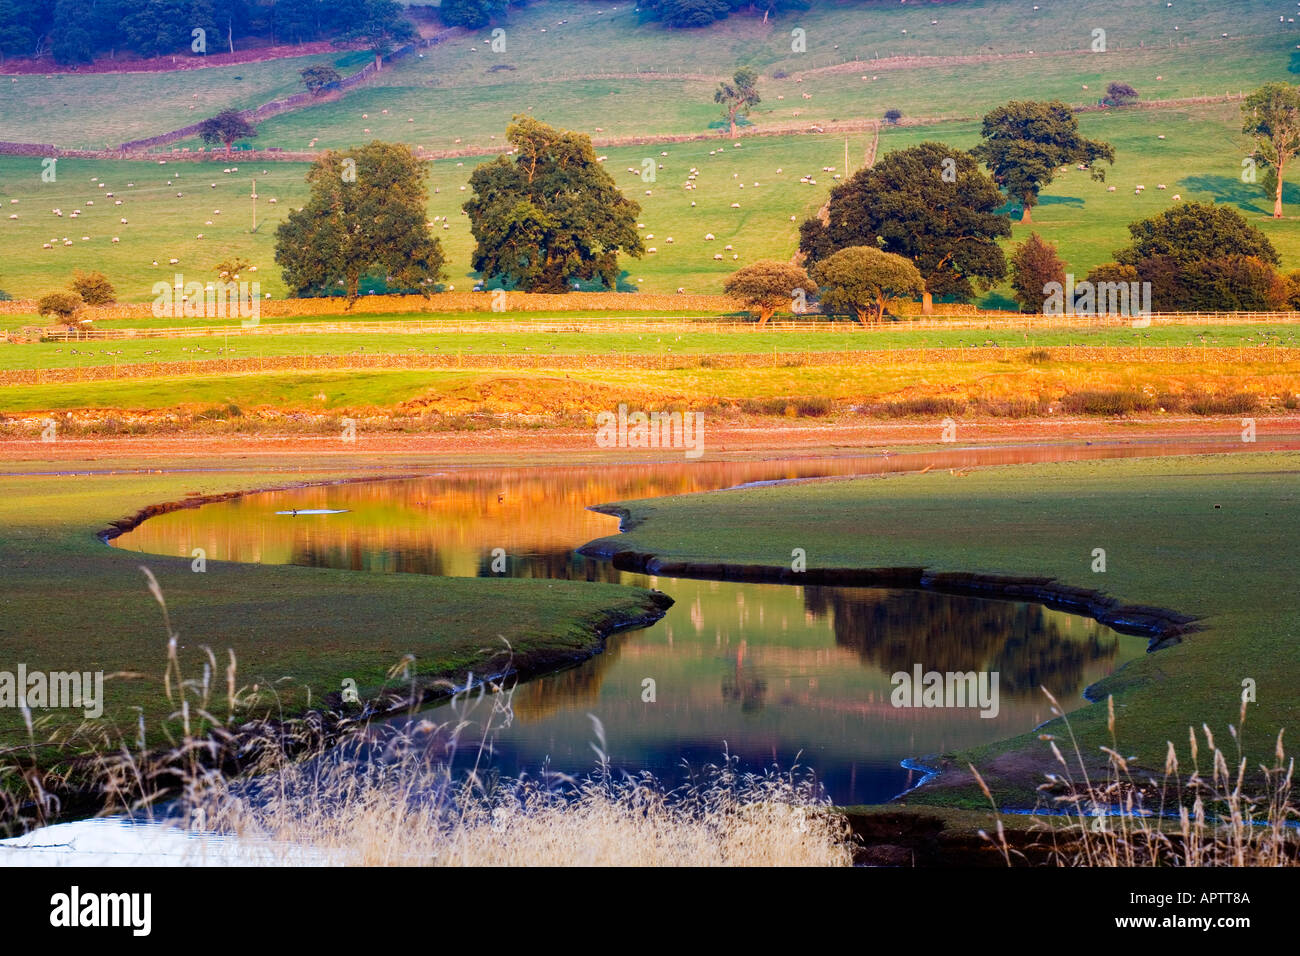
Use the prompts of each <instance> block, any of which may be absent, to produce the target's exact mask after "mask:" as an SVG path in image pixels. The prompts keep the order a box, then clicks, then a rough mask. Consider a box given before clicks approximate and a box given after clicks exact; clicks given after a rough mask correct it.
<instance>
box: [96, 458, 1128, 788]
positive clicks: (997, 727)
mask: <svg viewBox="0 0 1300 956" xmlns="http://www.w3.org/2000/svg"><path fill="white" fill-rule="evenodd" d="M1003 451H1006V450H1003ZM1012 451H1015V450H1012ZM1022 451H1028V450H1022ZM1037 451H1041V449H1038V450H1037ZM970 454H972V452H970V451H966V450H960V449H954V450H952V451H950V452H942V453H936V454H933V455H922V456H908V458H909V463H908V467H911V468H916V467H924V466H925V464H926V463H929V464H936V463H938V466H940V467H943V466H944V464H943V463H944V462H945V461H952V462H954V465H955V464H960V463H961V462H962V461H963V460H964V459H965V458H966V457H968V456H969V455H970ZM920 458H925V459H926V461H925V462H920V461H919V459H920ZM893 461H894V460H893V459H891V460H890V461H886V460H884V459H879V458H877V459H837V460H832V461H812V460H809V461H804V462H750V463H723V462H692V463H672V464H653V465H636V466H609V467H601V468H576V467H570V468H537V469H503V470H467V471H457V472H451V473H447V474H443V475H439V476H436V477H430V478H423V479H414V480H403V481H385V482H364V483H355V484H348V485H336V486H321V487H315V488H300V489H294V490H291V491H283V492H273V493H267V494H257V495H249V496H246V497H244V498H241V499H232V500H229V501H225V502H218V503H214V504H210V505H206V506H204V507H202V508H198V509H186V510H182V511H177V512H172V513H170V514H165V515H161V516H158V517H155V518H151V519H149V520H148V521H146V522H145V523H144V524H142V525H141V526H140V527H139V528H137V529H136V530H134V531H132V532H130V533H129V534H127V535H123V536H122V537H121V538H119V539H118V541H117V543H118V544H119V545H120V546H122V547H126V548H132V549H138V550H141V551H149V552H156V553H166V554H181V555H188V554H190V552H191V551H192V550H193V549H194V548H196V547H202V548H204V549H205V550H206V552H207V557H208V558H209V559H212V560H236V561H248V562H263V563H294V564H304V565H314V566H328V567H341V568H352V569H356V570H370V571H406V572H416V573H425V574H442V575H453V576H478V575H487V574H491V573H492V560H493V549H496V548H500V549H502V550H503V551H504V553H505V555H506V573H507V574H511V575H516V576H530V577H577V578H591V579H598V580H618V581H623V582H625V583H629V584H640V585H644V586H648V587H657V588H659V589H661V590H663V591H665V592H667V593H668V594H669V595H671V596H672V597H673V599H674V600H675V602H676V603H675V604H674V606H673V607H672V608H670V609H669V611H668V613H667V615H666V616H665V618H664V619H663V620H662V621H660V622H659V623H658V624H656V625H655V626H653V627H651V628H648V629H646V630H644V631H638V632H635V633H628V634H621V635H616V636H614V637H613V638H611V640H610V641H609V646H608V648H607V650H606V651H605V652H604V653H603V654H600V655H597V656H596V657H595V658H593V659H591V660H590V661H588V662H586V663H584V664H582V665H580V666H578V667H576V668H572V669H570V670H566V671H563V672H561V673H559V674H554V675H551V676H549V677H545V678H541V679H538V680H535V681H531V682H529V683H527V684H524V685H522V686H520V687H518V688H517V689H516V691H515V694H514V698H513V704H514V719H513V722H512V723H511V725H510V726H509V727H506V728H499V729H497V730H496V733H495V736H494V748H495V755H494V763H495V765H496V766H497V767H498V768H499V769H500V770H501V771H502V772H505V773H507V774H511V775H513V774H514V773H517V772H519V771H523V770H527V771H529V772H536V771H537V770H538V769H540V768H541V767H542V765H543V764H544V763H545V762H546V761H547V760H548V759H549V761H550V765H551V767H552V769H558V770H562V771H564V772H568V773H573V772H581V771H584V770H588V769H590V768H591V767H592V765H593V760H594V754H593V752H592V750H591V747H590V742H591V741H592V739H593V738H592V723H591V720H590V718H589V717H588V716H587V715H588V714H589V713H590V714H595V715H596V716H598V717H599V719H600V720H601V721H602V722H603V724H604V728H605V733H606V737H607V750H608V752H609V754H610V756H611V761H612V763H613V765H614V766H616V767H622V768H626V769H629V770H642V769H645V770H651V771H653V772H655V773H656V774H658V775H660V776H662V777H664V778H665V779H668V780H671V779H680V765H681V764H682V762H683V760H685V761H688V762H689V763H691V764H692V765H693V766H695V767H697V768H698V767H700V766H702V765H703V764H706V763H710V762H715V763H716V762H719V761H721V759H722V757H723V753H724V748H726V750H727V751H729V752H730V753H731V754H733V755H735V756H738V757H740V758H741V759H742V765H743V766H745V767H746V769H751V770H754V769H762V768H763V767H765V766H768V765H771V764H772V763H777V764H779V765H780V766H781V767H782V768H789V767H791V766H792V765H793V764H794V763H795V762H796V759H797V760H798V762H799V763H800V764H801V765H803V766H811V767H813V768H815V769H816V771H817V772H818V774H819V776H820V777H821V779H822V780H823V781H824V782H825V783H826V785H827V788H828V790H829V791H830V793H831V796H832V797H833V798H834V799H835V800H836V801H837V802H842V803H847V802H870V801H875V800H883V799H886V798H888V797H890V796H893V795H894V794H896V793H898V792H899V791H901V790H902V789H904V788H905V787H906V786H908V785H909V784H911V783H915V782H916V780H915V779H914V775H913V774H911V773H910V772H909V771H906V770H904V769H902V768H901V767H900V765H899V762H900V761H901V760H902V759H903V758H905V757H909V756H913V757H915V756H923V755H926V754H931V753H940V752H944V751H948V750H953V749H960V748H964V747H968V746H972V745H977V744H980V743H985V742H989V741H992V740H996V739H1000V738H1004V737H1007V736H1010V735H1012V734H1015V733H1020V732H1023V731H1026V730H1029V729H1031V728H1032V727H1034V726H1036V725H1038V724H1039V723H1041V722H1043V721H1044V720H1046V719H1047V718H1048V717H1049V716H1050V714H1049V712H1048V709H1047V704H1046V701H1045V699H1044V698H1043V697H1042V695H1041V693H1040V692H1038V691H1037V687H1038V685H1039V684H1041V683H1046V684H1047V686H1049V688H1051V689H1052V690H1053V692H1054V693H1057V694H1058V696H1059V697H1060V698H1061V700H1062V701H1070V702H1074V703H1076V704H1077V703H1082V699H1081V696H1080V695H1081V693H1082V691H1083V688H1084V687H1085V686H1087V685H1088V684H1090V683H1093V682H1095V681H1096V680H1098V679H1100V678H1101V677H1102V676H1104V675H1105V674H1107V673H1110V672H1111V671H1112V670H1113V669H1114V668H1115V667H1117V666H1119V665H1120V664H1122V663H1123V662H1124V661H1126V660H1128V659H1131V658H1132V657H1134V656H1137V655H1140V654H1141V653H1143V652H1144V650H1145V641H1144V640H1142V639H1140V638H1129V637H1120V636H1118V635H1116V634H1115V633H1114V632H1112V631H1110V630H1109V629H1107V628H1105V627H1103V626H1101V625H1099V624H1097V623H1096V622H1094V621H1090V620H1085V619H1081V618H1074V617H1071V616H1069V615H1066V614H1062V613H1058V612H1053V611H1049V610H1046V609H1043V608H1041V607H1039V606H1037V605H1024V604H1012V603H1009V602H996V601H983V600H979V599H975V598H969V597H945V596H942V595H936V594H932V593H928V592H903V591H893V592H891V591H883V590H879V589H837V588H805V587H789V586H781V585H754V584H741V583H731V582H712V581H695V580H678V579H664V578H647V577H644V576H640V575H630V574H622V573H620V572H616V571H614V570H613V569H612V568H610V567H609V565H608V564H605V563H602V562H596V561H590V560H585V559H582V558H580V557H578V556H576V555H574V554H573V549H574V548H576V547H578V546H580V545H581V544H583V543H585V542H587V541H589V540H591V539H593V538H597V537H601V536H604V535H608V534H612V533H614V531H615V530H616V528H617V522H616V521H615V519H613V518H611V517H609V516H607V515H602V514H597V513H595V512H592V511H589V510H587V506H588V505H591V504H597V503H600V502H608V501H615V500H620V499H633V498H649V497H656V496H660V495H666V494H680V493H688V492H693V491H700V490H706V489H710V488H718V487H727V486H730V485H734V484H738V483H741V482H747V481H763V480H771V479H780V478H797V477H805V476H810V475H819V474H830V473H834V474H852V473H870V472H871V471H872V470H877V471H878V470H882V469H885V468H891V467H893V465H892V464H891V463H892V462H893ZM291 509H299V510H302V509H345V510H344V513H340V514H322V515H298V516H292V515H277V514H275V512H277V511H284V510H291ZM913 664H921V665H922V667H923V668H924V669H926V670H931V669H935V670H946V669H952V670H956V669H962V670H985V669H988V670H999V671H1000V672H1001V674H1002V677H1001V682H1002V683H1001V688H1000V689H1001V695H1000V696H1001V700H1000V705H1001V706H1000V712H999V714H998V716H997V717H996V718H992V719H988V718H981V717H980V716H979V714H978V710H977V709H976V708H970V709H961V710H957V709H946V710H945V709H923V708H917V709H899V708H894V707H893V706H892V705H891V703H890V691H891V689H892V688H891V684H890V681H889V675H890V674H891V673H893V671H894V670H910V668H911V666H912V665H913ZM646 679H651V680H653V681H654V689H655V697H656V699H655V701H654V702H653V703H648V702H645V701H643V700H642V695H643V691H644V689H645V685H644V681H645V680H646ZM429 716H431V717H432V718H434V719H435V720H437V721H442V720H446V719H448V712H447V711H446V709H445V708H442V709H435V711H434V712H432V713H431V714H430V715H429ZM479 730H481V728H478V729H476V731H475V732H476V733H477V732H478V731H479Z"/></svg>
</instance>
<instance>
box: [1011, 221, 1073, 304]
mask: <svg viewBox="0 0 1300 956" xmlns="http://www.w3.org/2000/svg"><path fill="white" fill-rule="evenodd" d="M1049 282H1059V283H1060V284H1061V285H1062V286H1064V285H1065V263H1064V262H1062V261H1061V257H1060V256H1058V255H1057V254H1056V246H1055V245H1054V244H1053V243H1050V242H1045V241H1043V239H1042V238H1040V237H1039V235H1038V233H1036V232H1033V233H1030V234H1029V238H1028V239H1026V240H1025V241H1024V242H1022V243H1021V244H1020V245H1019V246H1017V247H1016V251H1015V252H1014V253H1012V255H1011V288H1012V290H1013V292H1014V295H1015V300H1016V301H1017V302H1019V303H1020V310H1021V311H1022V312H1041V311H1042V309H1043V301H1044V299H1046V297H1047V293H1045V292H1044V291H1043V286H1045V285H1047V283H1049Z"/></svg>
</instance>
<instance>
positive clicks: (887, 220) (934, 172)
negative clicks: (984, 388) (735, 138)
mask: <svg viewBox="0 0 1300 956" xmlns="http://www.w3.org/2000/svg"><path fill="white" fill-rule="evenodd" d="M1004 202H1005V200H1004V199H1003V196H1002V193H1001V192H999V191H998V187H997V186H996V185H995V184H994V182H993V181H992V180H991V179H990V178H989V177H988V176H987V175H985V173H984V171H983V170H982V169H980V165H979V163H978V162H976V161H975V158H974V157H973V156H971V155H970V154H969V153H966V152H963V151H962V150H959V149H954V148H952V147H951V146H947V145H945V144H943V143H920V144H918V145H916V146H911V147H908V148H907V149H899V150H895V151H894V152H892V153H886V154H885V155H884V156H883V157H881V158H880V159H879V160H877V161H876V163H875V165H874V166H872V167H871V168H869V169H861V170H859V171H858V172H856V173H854V174H853V175H852V176H851V177H849V178H848V179H847V180H844V181H843V182H842V183H839V184H837V185H836V186H835V187H833V188H832V189H831V196H830V203H829V208H828V213H829V214H828V216H827V222H826V223H825V224H823V223H822V222H821V220H820V219H818V218H816V217H814V218H812V219H809V220H808V221H807V222H805V223H804V224H803V225H802V226H801V227H800V230H799V233H800V241H799V248H800V249H801V250H802V251H803V252H804V253H805V254H806V255H807V257H808V261H809V263H816V262H817V261H819V260H821V259H825V258H827V257H828V256H830V255H832V254H833V253H835V252H836V251H838V250H840V249H844V248H847V247H849V246H862V245H876V246H879V247H880V248H881V249H882V250H884V251H885V252H892V253H896V254H897V255H901V256H903V257H904V258H906V259H909V260H911V261H912V262H913V263H915V265H916V267H917V268H918V269H920V270H921V275H922V276H924V277H925V284H926V295H927V297H928V296H936V295H937V296H952V297H953V298H956V299H959V300H961V301H963V302H965V301H969V300H970V299H971V298H973V297H974V295H975V286H977V285H978V286H979V287H980V288H982V289H988V288H991V287H992V286H993V285H994V284H995V283H997V282H999V281H1001V280H1002V279H1003V278H1004V277H1005V276H1006V274H1007V261H1006V257H1005V256H1004V255H1003V253H1002V248H1001V247H1000V246H999V245H998V242H997V240H998V239H1000V238H1003V237H1006V236H1010V235H1011V222H1010V220H1009V219H1008V218H1007V217H1006V216H1005V215H999V214H997V213H996V212H994V210H995V209H997V208H998V207H1000V206H1001V205H1003V203H1004Z"/></svg>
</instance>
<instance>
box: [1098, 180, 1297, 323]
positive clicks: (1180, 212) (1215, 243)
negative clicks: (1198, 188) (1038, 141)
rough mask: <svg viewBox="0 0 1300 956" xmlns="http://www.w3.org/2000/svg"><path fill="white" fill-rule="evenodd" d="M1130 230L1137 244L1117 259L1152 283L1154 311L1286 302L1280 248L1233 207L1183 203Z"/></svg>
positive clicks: (1265, 306)
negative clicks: (1279, 274)
mask: <svg viewBox="0 0 1300 956" xmlns="http://www.w3.org/2000/svg"><path fill="white" fill-rule="evenodd" d="M1128 229H1129V234H1130V235H1131V236H1132V237H1133V241H1132V242H1131V243H1130V244H1129V245H1128V246H1126V247H1125V248H1123V249H1120V250H1118V251H1117V252H1116V253H1115V261H1116V263H1118V264H1119V265H1121V266H1130V267H1132V268H1133V269H1135V270H1136V271H1137V274H1138V276H1139V278H1140V279H1141V280H1142V281H1143V282H1149V283H1151V302H1152V306H1153V308H1155V309H1156V310H1157V311H1166V312H1176V311H1218V310H1237V309H1241V310H1247V309H1273V308H1277V307H1278V306H1277V305H1276V302H1277V301H1278V300H1279V297H1280V298H1281V299H1285V296H1286V293H1285V289H1284V287H1283V286H1281V285H1280V283H1281V282H1282V280H1281V279H1280V277H1278V278H1277V280H1276V281H1275V279H1274V278H1273V276H1275V275H1276V267H1277V265H1278V264H1279V262H1280V261H1281V260H1280V258H1279V257H1278V254H1277V250H1276V249H1274V248H1273V244H1272V243H1271V242H1269V239H1268V237H1267V236H1266V235H1264V233H1262V232H1261V231H1260V230H1259V229H1257V228H1255V227H1254V226H1252V225H1251V224H1250V223H1248V222H1247V221H1246V219H1245V217H1243V216H1242V215H1241V213H1239V212H1237V210H1235V209H1233V208H1231V207H1229V206H1218V205H1215V204H1213V203H1197V202H1188V203H1181V204H1179V205H1177V206H1174V207H1172V208H1171V209H1166V210H1165V211H1164V212H1162V213H1159V214H1158V215H1155V216H1152V217H1150V218H1148V219H1143V220H1141V221H1140V222H1135V223H1131V224H1130V225H1129V227H1128ZM1246 260H1249V261H1246ZM1269 303H1274V304H1269Z"/></svg>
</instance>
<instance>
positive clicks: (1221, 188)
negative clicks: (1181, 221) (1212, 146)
mask: <svg viewBox="0 0 1300 956" xmlns="http://www.w3.org/2000/svg"><path fill="white" fill-rule="evenodd" d="M1178 187H1179V189H1185V190H1187V191H1189V192H1191V191H1193V190H1195V191H1196V192H1199V193H1209V194H1210V195H1211V196H1212V197H1213V198H1214V201H1215V202H1221V203H1231V204H1232V205H1234V206H1236V207H1237V208H1238V209H1240V210H1242V211H1243V212H1253V213H1258V214H1259V215H1261V216H1267V215H1271V214H1272V212H1273V210H1272V208H1271V206H1272V203H1271V202H1270V201H1269V199H1270V197H1269V196H1267V195H1265V193H1264V190H1263V189H1262V188H1261V187H1260V186H1259V185H1258V184H1257V183H1243V182H1242V181H1241V180H1240V179H1239V178H1237V177H1234V176H1187V177H1184V178H1183V179H1180V180H1179V181H1178ZM1282 201H1283V202H1284V203H1300V185H1296V184H1294V183H1283V184H1282Z"/></svg>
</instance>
